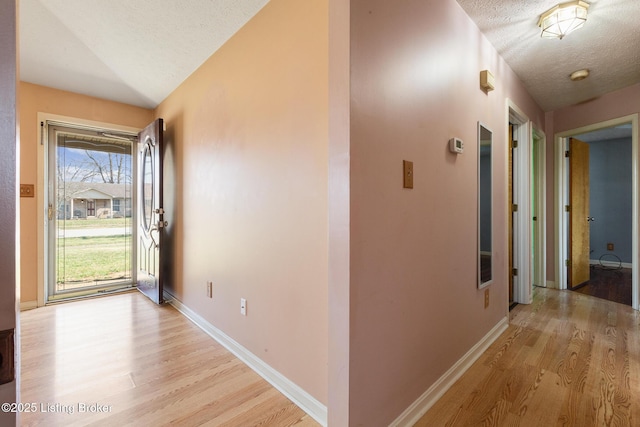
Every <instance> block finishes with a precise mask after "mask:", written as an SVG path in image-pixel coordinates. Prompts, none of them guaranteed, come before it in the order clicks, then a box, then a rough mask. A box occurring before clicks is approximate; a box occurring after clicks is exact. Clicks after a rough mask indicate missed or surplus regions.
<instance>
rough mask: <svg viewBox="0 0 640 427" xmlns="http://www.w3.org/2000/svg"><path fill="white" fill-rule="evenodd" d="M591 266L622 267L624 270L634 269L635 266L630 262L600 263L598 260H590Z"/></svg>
mask: <svg viewBox="0 0 640 427" xmlns="http://www.w3.org/2000/svg"><path fill="white" fill-rule="evenodd" d="M589 264H591V265H602V266H604V267H612V268H617V267H622V268H633V264H631V263H630V262H617V261H604V260H603V261H600V260H598V259H590V260H589Z"/></svg>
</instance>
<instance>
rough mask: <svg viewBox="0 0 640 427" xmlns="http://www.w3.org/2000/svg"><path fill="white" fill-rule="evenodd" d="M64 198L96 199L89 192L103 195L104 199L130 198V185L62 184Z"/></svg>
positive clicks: (97, 183)
mask: <svg viewBox="0 0 640 427" xmlns="http://www.w3.org/2000/svg"><path fill="white" fill-rule="evenodd" d="M64 191H65V197H66V198H73V199H85V198H94V199H95V198H97V197H94V196H93V195H91V192H92V191H93V192H98V193H101V194H104V195H105V196H106V197H105V198H112V199H124V198H127V197H131V191H132V189H131V184H109V183H104V182H66V183H65V184H64Z"/></svg>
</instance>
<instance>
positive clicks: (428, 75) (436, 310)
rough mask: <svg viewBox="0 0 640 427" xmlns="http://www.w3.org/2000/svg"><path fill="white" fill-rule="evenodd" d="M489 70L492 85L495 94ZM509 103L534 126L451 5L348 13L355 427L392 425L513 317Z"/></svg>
mask: <svg viewBox="0 0 640 427" xmlns="http://www.w3.org/2000/svg"><path fill="white" fill-rule="evenodd" d="M483 69H489V70H491V71H492V72H493V73H494V75H495V77H496V82H497V83H496V86H497V87H496V90H495V91H493V92H490V93H489V94H485V93H484V92H483V91H481V90H480V87H479V73H480V71H481V70H483ZM507 98H510V99H512V101H513V102H514V103H515V104H516V105H517V106H518V107H519V108H520V109H521V110H523V111H524V112H525V113H526V114H527V115H528V116H529V118H530V119H532V120H534V121H535V122H536V123H537V125H538V126H539V127H541V128H542V126H543V125H544V113H543V112H542V110H540V108H539V107H537V105H536V104H535V102H534V101H533V100H532V99H531V97H530V96H529V95H528V94H527V92H526V90H525V89H524V87H523V86H522V84H521V82H520V81H519V80H518V79H517V77H516V76H515V75H514V73H513V72H512V70H511V69H510V68H509V67H508V66H507V65H506V64H505V62H504V61H503V60H502V59H501V58H500V57H499V56H498V54H497V53H496V51H495V49H494V48H493V47H492V46H491V45H490V44H489V43H488V41H487V40H486V39H485V38H484V37H483V36H482V35H481V33H480V31H479V30H478V28H477V27H476V25H475V24H474V23H473V22H472V21H471V20H470V18H469V17H468V16H467V15H466V14H465V13H464V11H463V10H462V9H461V8H460V6H459V5H458V4H457V2H455V1H454V0H445V1H438V2H436V1H432V2H422V1H411V0H404V1H395V2H389V1H385V0H353V1H351V118H350V120H351V151H350V154H351V186H350V190H351V203H350V204H351V231H350V245H351V259H350V263H351V264H350V268H351V273H350V274H351V284H350V286H351V290H350V307H351V309H350V310H351V321H350V325H351V330H350V334H351V337H350V343H351V345H350V350H349V351H350V355H349V357H350V360H351V361H352V362H351V365H350V379H349V381H350V405H349V407H350V415H349V417H350V425H354V426H360V425H363V426H364V425H366V426H370V425H387V424H388V423H389V422H391V421H392V420H394V419H395V418H396V417H397V416H398V415H400V414H401V413H402V411H404V410H405V409H406V408H407V407H408V406H409V405H410V404H411V403H413V402H414V401H415V400H416V399H417V398H418V397H419V396H420V395H421V394H422V393H423V392H425V391H426V390H427V389H428V388H429V387H430V386H431V385H432V384H433V383H434V382H435V381H436V380H437V379H438V378H439V377H440V376H442V375H443V374H444V373H445V372H446V371H447V370H448V369H449V368H450V367H451V366H452V365H453V364H454V363H455V362H456V361H458V360H459V359H460V358H461V357H462V356H463V355H464V354H465V353H466V352H467V351H468V350H469V349H470V348H471V347H472V346H473V345H475V344H476V343H477V342H478V341H479V340H480V339H481V338H482V337H483V336H484V335H485V334H487V333H488V332H489V330H490V329H491V328H492V327H493V326H495V325H496V324H497V323H498V322H499V321H500V320H501V319H503V318H504V317H505V316H507V313H508V289H507V265H506V262H507V235H506V232H507V230H506V227H505V226H504V224H505V223H506V212H507V211H506V208H505V206H506V204H507V199H506V185H507V184H506V183H507V181H506V163H507V162H506V159H507V157H506V153H507V145H506V136H507V132H506V130H507V122H506V115H507V113H506V112H507V108H506V99H507ZM478 121H481V122H483V123H484V124H485V125H486V126H488V127H489V128H490V129H491V130H492V131H493V137H494V140H493V141H494V146H493V147H494V153H495V155H494V170H493V177H494V180H495V181H494V199H493V206H494V220H493V224H494V256H495V258H494V260H495V261H494V273H495V280H494V282H493V284H491V285H490V286H489V290H490V293H491V304H490V306H489V308H488V309H485V308H484V305H483V291H480V290H478V289H477V284H476V280H477V279H476V257H477V246H476V236H477V230H478V229H477V216H476V211H477V208H476V206H477V196H476V192H477V154H476V150H477V144H476V140H477V122H478ZM454 136H456V137H460V138H462V139H463V141H464V142H465V152H464V153H463V154H461V155H459V156H456V155H454V154H452V153H450V152H449V151H448V148H447V141H448V140H449V138H451V137H454ZM402 160H410V161H413V162H414V189H413V190H407V189H403V188H402Z"/></svg>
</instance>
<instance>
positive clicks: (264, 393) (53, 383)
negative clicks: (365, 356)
mask: <svg viewBox="0 0 640 427" xmlns="http://www.w3.org/2000/svg"><path fill="white" fill-rule="evenodd" d="M20 324H21V332H20V333H21V340H22V341H21V350H22V359H21V375H22V377H21V390H20V392H21V397H20V401H21V402H22V403H35V407H34V408H35V409H36V410H35V412H31V413H29V412H27V413H23V414H22V416H21V425H22V426H36V425H37V426H47V427H49V426H65V427H67V426H89V425H91V426H119V427H120V426H128V425H131V426H162V425H171V426H199V425H207V426H228V427H236V426H296V427H307V426H318V425H319V424H318V423H316V422H315V421H314V420H313V419H312V418H311V417H309V416H308V415H307V414H305V412H304V411H302V410H301V409H300V408H298V407H297V406H296V405H294V404H293V403H292V402H291V401H290V400H288V399H287V398H286V397H285V396H284V395H282V394H281V393H280V392H279V391H277V390H276V389H275V388H273V387H272V386H271V385H270V384H268V383H267V382H266V381H265V380H263V379H262V378H261V377H260V376H259V375H258V374H256V373H255V372H254V371H252V370H251V369H250V368H249V367H247V366H246V365H244V364H243V363H242V362H241V361H240V360H238V359H237V358H236V357H235V356H233V355H232V354H231V353H229V352H228V351H227V350H226V349H225V348H224V347H222V346H221V345H220V344H218V343H217V342H216V341H215V340H213V339H212V338H211V337H209V336H208V335H207V334H205V333H204V332H203V331H201V330H200V329H199V328H198V327H196V326H195V325H194V324H193V323H191V322H190V321H189V320H187V319H186V318H185V317H184V316H182V315H181V314H180V313H178V312H177V311H176V310H175V309H173V308H172V307H170V306H160V307H159V306H156V305H155V304H153V303H151V302H150V301H149V300H147V299H146V298H145V297H144V296H142V295H141V294H139V293H137V292H132V293H126V294H121V295H115V296H109V297H103V298H96V299H90V300H85V301H78V302H73V303H67V304H59V305H52V306H47V307H43V308H39V309H36V310H31V311H25V312H22V313H21V315H20ZM83 405H84V406H83Z"/></svg>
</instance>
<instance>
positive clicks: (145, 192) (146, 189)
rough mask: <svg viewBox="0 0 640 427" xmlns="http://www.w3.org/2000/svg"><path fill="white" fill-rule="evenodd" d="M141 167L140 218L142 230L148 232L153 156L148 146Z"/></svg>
mask: <svg viewBox="0 0 640 427" xmlns="http://www.w3.org/2000/svg"><path fill="white" fill-rule="evenodd" d="M142 167H143V171H142V176H143V183H142V200H143V204H142V210H143V212H142V216H143V218H144V229H145V230H146V231H149V229H150V228H151V221H152V219H153V156H152V152H151V146H150V145H149V144H147V145H146V147H145V150H144V160H143V162H142Z"/></svg>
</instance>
